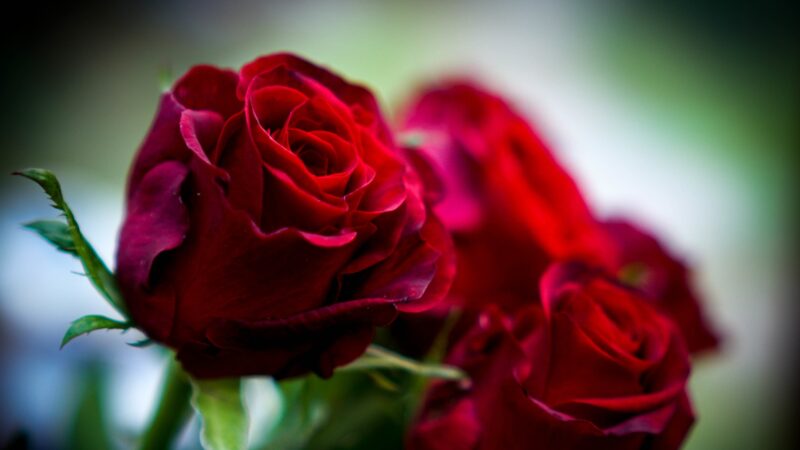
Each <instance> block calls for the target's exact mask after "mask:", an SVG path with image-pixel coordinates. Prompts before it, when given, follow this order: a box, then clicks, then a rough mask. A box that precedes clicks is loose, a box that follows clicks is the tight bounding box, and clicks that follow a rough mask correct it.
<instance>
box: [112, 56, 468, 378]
mask: <svg viewBox="0 0 800 450" xmlns="http://www.w3.org/2000/svg"><path fill="white" fill-rule="evenodd" d="M425 196H426V194H425V192H424V191H423V188H422V183H421V181H420V179H419V176H418V175H417V174H416V173H415V172H414V171H413V170H412V169H411V166H410V165H409V164H407V163H406V161H405V159H404V157H403V155H402V154H401V152H400V151H399V150H398V149H397V148H396V147H395V145H394V143H393V141H392V136H391V135H390V134H389V131H388V129H387V127H386V124H385V123H384V120H383V118H382V116H381V113H380V111H379V109H378V106H377V103H376V101H375V99H374V97H373V96H372V94H371V93H370V92H369V91H368V90H367V89H365V88H363V87H360V86H357V85H354V84H351V83H349V82H347V81H345V80H344V79H342V78H340V77H339V76H337V75H335V74H333V73H331V72H329V71H328V70H326V69H324V68H321V67H318V66H315V65H313V64H311V63H309V62H307V61H304V60H302V59H300V58H298V57H296V56H292V55H288V54H277V55H271V56H266V57H262V58H259V59H257V60H255V61H254V62H251V63H249V64H247V65H245V66H244V67H243V68H242V69H241V71H240V72H239V73H238V74H237V73H236V72H233V71H229V70H222V69H218V68H215V67H211V66H197V67H194V68H192V69H191V70H190V71H189V72H188V73H187V74H186V75H184V76H183V78H181V79H180V80H178V81H177V82H176V83H175V85H174V87H173V88H172V90H171V91H169V92H166V93H165V94H164V95H163V97H162V98H161V103H160V107H159V111H158V113H157V114H156V117H155V120H154V122H153V125H152V128H151V129H150V132H149V134H148V136H147V137H146V139H145V141H144V143H143V144H142V146H141V148H140V150H139V152H138V154H137V156H136V158H135V161H134V163H133V166H132V168H131V172H130V177H129V180H128V194H127V211H126V216H125V221H124V224H123V226H122V230H121V234H120V242H119V249H118V252H117V276H118V279H119V284H120V287H121V289H122V292H123V294H124V297H125V301H126V303H127V307H128V309H129V310H130V314H131V316H132V318H133V319H134V321H135V322H136V324H137V326H139V327H140V328H141V329H142V330H143V331H144V332H145V333H146V334H147V335H148V336H149V337H150V338H152V339H154V340H156V341H158V342H161V343H163V344H165V345H167V346H169V347H172V348H174V349H175V350H176V351H177V357H178V359H179V360H180V361H181V362H182V364H183V366H184V368H185V369H187V370H188V371H189V372H190V373H192V374H193V375H194V376H197V377H223V376H241V375H251V374H261V375H272V376H274V377H277V378H282V377H288V376H294V375H299V374H304V373H307V372H309V371H314V372H316V373H318V374H320V375H322V376H329V375H330V374H331V373H332V371H333V369H334V368H335V367H337V366H341V365H343V364H346V363H348V362H350V361H351V360H353V359H355V358H356V357H358V356H359V355H360V354H361V353H362V352H363V351H364V350H365V349H366V347H367V346H368V345H369V344H370V342H371V340H372V338H373V335H374V333H375V327H376V326H383V325H387V324H389V323H390V322H391V321H392V320H393V319H394V318H395V316H396V315H397V314H398V312H401V311H402V312H418V311H423V310H426V309H428V308H430V307H432V306H434V305H435V304H436V303H437V302H438V301H439V300H440V299H441V297H442V296H443V295H444V294H445V292H446V291H447V289H448V287H449V284H450V280H451V278H452V276H453V270H454V269H453V263H452V261H451V259H452V258H451V256H450V255H449V254H448V249H449V246H450V242H449V237H448V235H447V233H446V232H445V231H444V229H443V227H442V226H441V225H440V223H439V222H438V221H437V219H436V218H435V217H434V216H433V215H432V214H431V213H430V211H429V210H428V208H427V207H426V204H425V203H424V201H423V198H425Z"/></svg>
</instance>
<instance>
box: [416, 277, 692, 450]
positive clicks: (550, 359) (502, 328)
mask: <svg viewBox="0 0 800 450" xmlns="http://www.w3.org/2000/svg"><path fill="white" fill-rule="evenodd" d="M541 297H542V304H541V305H532V306H529V307H527V308H522V309H520V310H519V311H518V313H517V314H516V315H514V316H513V317H511V316H506V315H504V314H503V313H502V312H501V311H500V310H498V309H496V308H492V309H490V310H489V311H488V312H487V313H486V314H485V315H483V316H482V317H481V319H480V320H479V321H478V322H477V323H476V324H475V327H474V328H473V329H472V330H471V331H470V332H469V333H468V334H467V335H466V336H465V337H464V338H463V339H461V340H460V341H459V342H458V343H457V344H456V346H455V347H454V348H453V350H452V352H451V354H450V356H449V357H448V361H449V362H450V363H452V364H456V365H458V366H461V367H463V368H464V369H465V370H466V371H467V372H468V373H469V374H470V376H471V378H472V382H473V384H472V386H471V388H469V389H468V390H463V389H460V388H459V387H458V386H456V385H455V384H454V383H440V384H438V385H436V386H435V387H434V388H433V389H432V391H431V392H430V394H429V396H428V399H427V401H426V405H425V407H424V409H423V412H422V414H421V416H420V417H419V419H418V422H417V423H416V424H415V425H414V427H413V428H412V429H411V432H410V434H409V439H408V448H409V449H414V450H423V449H425V450H427V449H438V448H445V447H444V446H443V443H442V439H444V438H445V437H447V438H448V439H453V441H452V446H451V447H450V448H458V449H471V450H477V449H480V450H494V449H498V450H500V449H502V450H514V449H530V448H543V449H548V450H557V449H644V448H648V449H675V448H678V447H679V446H680V444H681V442H682V441H683V439H684V437H685V436H686V433H687V432H688V430H689V428H690V427H691V424H692V422H693V420H694V418H693V413H692V409H691V406H690V403H689V400H688V397H687V394H686V381H687V377H688V376H689V358H688V354H687V351H686V349H685V346H684V343H683V340H682V339H681V337H680V335H679V333H678V332H677V330H676V329H675V327H674V325H673V324H672V323H671V322H670V321H669V320H668V319H666V318H665V317H663V316H662V315H660V314H659V313H658V312H656V311H655V309H653V308H652V307H651V306H650V305H649V304H648V303H647V301H645V300H643V299H641V298H639V295H638V293H637V292H636V291H634V290H630V289H627V288H625V287H623V286H620V285H618V284H617V283H616V282H614V281H610V280H609V279H607V278H605V276H603V275H599V274H598V273H596V272H593V271H590V270H588V269H586V268H585V267H584V266H582V265H578V264H570V263H561V264H556V265H554V266H552V267H551V268H550V269H548V271H547V272H546V273H545V275H544V277H543V279H542V283H541Z"/></svg>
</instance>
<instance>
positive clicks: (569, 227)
mask: <svg viewBox="0 0 800 450" xmlns="http://www.w3.org/2000/svg"><path fill="white" fill-rule="evenodd" d="M405 116H406V118H405V125H404V127H403V129H404V130H405V132H407V133H411V134H412V135H414V136H415V137H416V139H417V140H418V141H419V142H418V145H417V148H416V151H415V152H414V153H415V154H416V158H417V159H425V160H427V161H428V162H429V165H430V166H431V168H432V169H431V170H432V171H433V172H435V173H436V174H438V178H440V179H441V186H434V187H432V188H430V189H428V192H439V196H440V197H441V201H439V203H438V204H437V206H436V212H437V213H438V215H439V217H440V218H441V219H442V221H443V222H444V224H445V225H446V226H447V228H448V230H450V232H451V233H452V234H453V238H454V241H455V245H456V250H457V255H458V256H457V258H458V271H457V275H456V280H455V283H454V285H453V289H452V291H451V293H450V296H449V298H448V301H447V302H445V303H443V304H441V305H440V306H439V307H437V308H436V309H435V310H434V311H431V312H429V313H426V314H425V315H424V317H420V316H412V317H402V316H401V318H400V319H399V320H398V321H397V322H396V323H395V324H394V325H393V328H392V331H393V333H394V335H395V336H396V338H397V340H398V341H399V345H400V347H401V348H402V349H403V350H404V351H406V352H407V353H411V354H423V353H424V352H425V351H426V350H427V349H428V347H429V346H430V344H431V342H432V341H433V339H434V338H435V336H436V334H437V333H436V332H437V331H438V330H439V329H440V326H439V327H437V324H441V323H443V321H444V318H445V317H446V316H447V314H448V312H449V309H448V308H449V307H451V306H454V305H455V306H459V307H461V308H462V309H465V310H466V311H464V314H465V315H467V316H471V315H475V314H479V313H480V311H481V310H482V309H483V308H484V307H485V306H486V305H487V304H495V305H498V306H500V307H501V309H503V310H504V311H506V312H513V311H515V310H516V309H517V308H519V307H523V306H526V305H529V304H532V303H536V302H538V301H539V298H538V292H539V290H538V283H539V280H540V278H541V275H542V273H543V272H544V270H545V268H546V267H548V265H549V264H551V263H553V262H556V261H565V260H578V261H582V262H584V263H586V264H590V265H592V266H595V267H598V268H601V269H603V270H606V271H608V272H609V273H610V274H613V275H614V276H617V277H619V278H620V279H622V280H624V281H626V282H629V283H630V282H632V283H630V284H631V285H632V286H634V287H637V288H641V290H642V294H644V295H643V298H646V299H648V301H650V302H652V303H654V304H657V305H658V306H659V309H660V310H661V311H662V312H665V313H666V314H667V315H669V316H670V317H671V318H672V319H673V320H674V321H675V322H676V323H677V324H678V325H679V328H680V329H681V331H682V332H683V334H684V336H685V338H686V340H687V342H688V344H689V348H690V350H692V351H700V350H705V349H710V348H714V347H715V346H716V344H717V339H716V334H715V333H714V332H713V329H712V327H711V326H710V325H709V324H708V321H707V320H706V319H705V318H704V314H703V311H702V309H703V308H702V301H701V300H702V299H701V298H699V297H698V296H697V295H696V294H695V290H694V289H693V288H692V287H691V284H690V283H689V280H688V279H689V277H690V274H689V272H688V270H687V269H686V267H685V265H684V264H683V263H682V262H681V261H680V260H679V259H677V258H676V257H674V256H673V255H672V254H670V253H668V252H667V251H666V249H664V248H663V247H662V246H661V245H660V244H659V243H658V242H657V241H656V240H655V239H654V238H652V237H650V236H648V235H647V234H645V233H644V232H643V231H641V230H639V229H638V228H636V227H633V226H631V225H629V224H627V223H626V222H624V221H620V220H614V221H610V222H608V223H602V222H601V221H600V220H598V219H597V218H596V217H595V214H594V213H593V212H592V211H591V210H590V208H589V206H588V205H587V202H586V201H585V200H584V197H583V195H582V194H581V192H580V190H579V188H578V186H577V185H576V183H575V181H574V180H573V179H572V178H571V177H570V175H569V173H568V172H567V171H566V170H565V169H564V168H563V167H562V166H561V165H560V164H559V163H558V161H557V160H556V158H555V157H554V156H553V154H552V152H551V151H550V150H549V149H548V147H547V146H546V145H545V144H544V143H543V141H542V139H541V138H540V137H539V135H538V133H537V132H536V130H535V129H534V128H533V127H531V126H530V125H529V124H528V123H527V122H526V120H525V119H524V118H523V117H521V116H520V115H519V114H517V113H516V112H515V111H514V110H513V109H512V108H511V107H510V106H509V105H508V103H507V102H505V101H504V100H503V99H502V98H500V97H498V96H497V95H494V94H492V93H490V92H488V91H487V90H485V89H483V88H482V87H480V86H478V85H475V84H470V83H466V82H452V83H443V84H441V85H438V86H433V87H430V88H428V89H426V90H423V91H422V94H421V95H419V96H418V98H416V99H415V100H414V101H412V102H411V106H410V107H409V108H408V111H407V112H406V114H405ZM423 172H424V171H423ZM425 179H426V180H432V181H431V182H430V183H433V184H435V183H436V179H437V177H436V176H433V175H428V176H426V177H425ZM631 277H633V278H635V279H631ZM460 328H462V327H460V326H458V327H456V334H458V333H459V332H460V331H463V330H459V329H460Z"/></svg>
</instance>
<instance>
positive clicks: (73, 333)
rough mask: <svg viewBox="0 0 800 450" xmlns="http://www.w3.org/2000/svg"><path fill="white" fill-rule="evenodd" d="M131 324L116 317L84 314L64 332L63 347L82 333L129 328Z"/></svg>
mask: <svg viewBox="0 0 800 450" xmlns="http://www.w3.org/2000/svg"><path fill="white" fill-rule="evenodd" d="M130 327H131V325H130V324H129V323H125V322H119V321H117V320H114V319H109V318H108V317H105V316H98V315H90V316H83V317H81V318H80V319H78V320H75V321H74V322H72V324H71V325H70V326H69V328H68V329H67V332H66V333H64V338H63V339H61V348H64V346H65V345H67V344H68V343H69V342H70V341H71V340H73V339H75V338H76V337H78V336H80V335H82V334H89V333H91V332H92V331H95V330H127V329H128V328H130Z"/></svg>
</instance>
